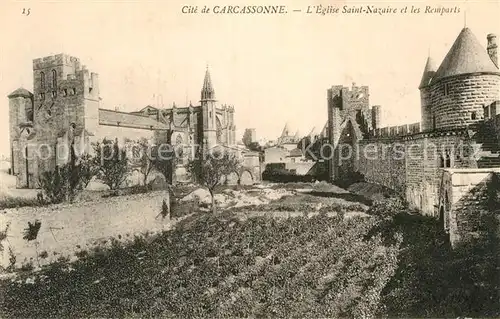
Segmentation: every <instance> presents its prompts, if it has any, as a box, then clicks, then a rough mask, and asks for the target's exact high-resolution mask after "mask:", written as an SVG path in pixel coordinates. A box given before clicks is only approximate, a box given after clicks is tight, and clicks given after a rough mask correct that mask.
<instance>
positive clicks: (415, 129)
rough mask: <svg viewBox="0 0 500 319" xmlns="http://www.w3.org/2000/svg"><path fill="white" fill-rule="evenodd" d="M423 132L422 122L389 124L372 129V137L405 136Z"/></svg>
mask: <svg viewBox="0 0 500 319" xmlns="http://www.w3.org/2000/svg"><path fill="white" fill-rule="evenodd" d="M420 132H421V128H420V122H418V123H413V124H404V125H396V126H387V127H381V128H376V129H375V130H372V131H370V135H371V137H375V138H390V137H403V136H406V135H413V134H418V133H420Z"/></svg>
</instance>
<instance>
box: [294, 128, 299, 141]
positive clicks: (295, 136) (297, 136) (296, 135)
mask: <svg viewBox="0 0 500 319" xmlns="http://www.w3.org/2000/svg"><path fill="white" fill-rule="evenodd" d="M293 137H294V138H295V139H299V138H300V131H299V130H297V132H295V135H294V136H293Z"/></svg>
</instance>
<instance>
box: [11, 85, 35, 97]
mask: <svg viewBox="0 0 500 319" xmlns="http://www.w3.org/2000/svg"><path fill="white" fill-rule="evenodd" d="M20 96H21V97H32V96H33V93H31V92H30V91H28V90H26V89H25V88H18V89H17V90H15V91H14V92H12V93H10V94H9V95H8V96H7V97H8V98H9V99H10V98H14V97H20Z"/></svg>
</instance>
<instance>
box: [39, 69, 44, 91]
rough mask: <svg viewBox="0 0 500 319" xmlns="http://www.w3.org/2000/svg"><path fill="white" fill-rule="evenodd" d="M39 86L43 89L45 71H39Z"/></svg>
mask: <svg viewBox="0 0 500 319" xmlns="http://www.w3.org/2000/svg"><path fill="white" fill-rule="evenodd" d="M40 88H41V89H42V90H43V89H45V73H43V72H40Z"/></svg>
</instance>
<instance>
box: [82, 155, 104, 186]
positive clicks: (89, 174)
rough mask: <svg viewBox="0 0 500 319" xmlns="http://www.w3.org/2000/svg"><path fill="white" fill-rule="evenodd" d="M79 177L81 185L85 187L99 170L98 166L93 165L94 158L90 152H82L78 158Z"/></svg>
mask: <svg viewBox="0 0 500 319" xmlns="http://www.w3.org/2000/svg"><path fill="white" fill-rule="evenodd" d="M78 167H79V170H80V172H79V173H80V178H81V183H82V187H83V188H84V189H85V188H87V186H88V185H89V183H90V181H91V180H92V178H93V177H94V176H96V175H97V173H98V172H99V167H98V166H96V165H95V160H94V158H93V157H92V156H91V155H90V154H83V155H82V156H80V158H79V159H78Z"/></svg>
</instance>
